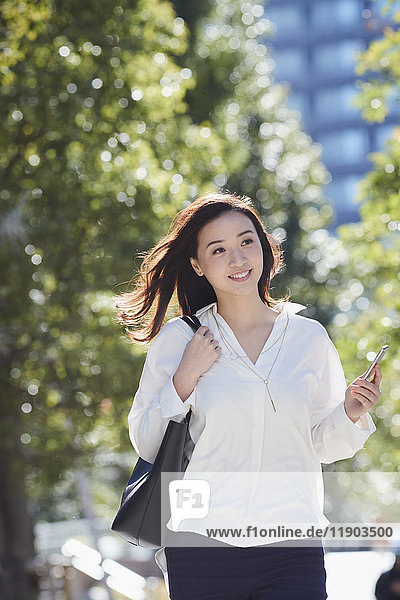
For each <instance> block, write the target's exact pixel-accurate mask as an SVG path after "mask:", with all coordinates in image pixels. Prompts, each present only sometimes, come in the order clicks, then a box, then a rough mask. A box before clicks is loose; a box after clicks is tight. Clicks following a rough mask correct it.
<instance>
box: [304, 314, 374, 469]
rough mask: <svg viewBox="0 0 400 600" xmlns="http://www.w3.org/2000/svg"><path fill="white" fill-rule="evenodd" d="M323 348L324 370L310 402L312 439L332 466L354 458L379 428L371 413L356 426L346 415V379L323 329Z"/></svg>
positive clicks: (323, 458)
mask: <svg viewBox="0 0 400 600" xmlns="http://www.w3.org/2000/svg"><path fill="white" fill-rule="evenodd" d="M322 327H323V326H322ZM321 344H322V349H321V347H319V350H318V351H319V352H322V363H323V368H322V372H321V374H320V377H319V379H318V386H317V389H316V391H315V393H314V396H313V398H312V401H311V410H310V421H311V435H312V441H313V445H314V448H315V450H316V452H317V455H318V457H319V459H320V461H321V463H333V462H335V461H336V460H342V459H344V458H351V457H352V456H354V454H355V453H356V452H357V451H358V450H360V449H361V448H363V446H364V444H365V442H366V440H367V439H368V437H369V436H370V435H371V433H373V432H374V431H375V430H376V427H375V425H374V422H373V420H372V418H371V415H370V414H369V413H366V414H365V415H362V417H360V418H359V419H358V421H357V422H356V423H353V421H352V420H351V419H350V417H349V416H348V415H347V413H346V412H345V409H344V399H345V392H346V389H347V383H346V378H345V375H344V372H343V367H342V363H341V361H340V357H339V354H338V352H337V350H336V347H335V345H334V344H333V342H332V340H331V339H330V337H329V335H328V332H327V331H326V329H325V328H324V327H323V336H322V340H321Z"/></svg>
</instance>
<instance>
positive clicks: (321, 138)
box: [314, 128, 369, 166]
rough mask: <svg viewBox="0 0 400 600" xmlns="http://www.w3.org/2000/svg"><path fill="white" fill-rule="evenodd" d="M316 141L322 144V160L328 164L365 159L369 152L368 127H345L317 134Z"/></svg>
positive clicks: (340, 163) (355, 161)
mask: <svg viewBox="0 0 400 600" xmlns="http://www.w3.org/2000/svg"><path fill="white" fill-rule="evenodd" d="M314 137H315V141H317V142H319V143H320V144H322V146H323V148H324V152H323V155H322V160H323V161H324V162H325V163H326V164H331V165H337V166H338V165H342V164H348V163H349V162H350V163H357V162H361V161H364V160H365V155H366V154H367V153H368V152H369V138H368V131H367V130H366V129H354V128H353V129H344V130H342V131H332V132H329V133H322V134H320V135H315V136H314Z"/></svg>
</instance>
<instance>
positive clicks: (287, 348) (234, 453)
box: [116, 193, 382, 600]
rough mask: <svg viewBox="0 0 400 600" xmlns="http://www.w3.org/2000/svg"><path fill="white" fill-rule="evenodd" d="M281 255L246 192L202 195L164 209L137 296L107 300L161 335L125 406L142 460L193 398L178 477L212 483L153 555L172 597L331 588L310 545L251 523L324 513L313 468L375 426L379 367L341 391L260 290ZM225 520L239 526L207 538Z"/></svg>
mask: <svg viewBox="0 0 400 600" xmlns="http://www.w3.org/2000/svg"><path fill="white" fill-rule="evenodd" d="M281 254H282V253H281V250H280V249H279V246H278V244H277V243H276V242H275V241H274V240H273V238H272V237H271V236H270V235H269V234H268V233H267V232H266V230H265V228H264V226H263V224H262V222H261V220H260V217H259V215H258V214H257V212H256V210H255V209H254V207H253V206H252V203H251V200H250V199H249V198H239V197H237V196H236V195H234V194H223V193H218V194H213V193H209V194H206V195H205V196H203V197H201V198H198V199H197V200H196V201H194V202H193V203H191V204H190V205H189V206H187V207H186V208H184V209H183V210H181V211H180V212H179V213H178V214H177V215H176V216H175V218H174V219H173V221H172V224H171V227H170V229H169V231H168V233H167V235H166V236H165V237H164V238H163V239H162V240H161V241H160V242H159V243H158V244H157V245H156V246H155V247H154V248H153V249H152V250H151V251H149V253H148V255H147V256H146V257H145V260H144V261H143V263H142V267H141V273H140V281H139V282H138V284H137V286H136V288H135V290H134V291H133V292H130V293H125V294H122V295H120V296H118V297H116V305H117V307H118V309H119V313H118V318H119V320H120V321H121V322H122V323H123V324H124V325H125V326H126V328H127V331H128V333H129V335H130V337H131V339H132V340H133V341H134V342H149V341H150V340H152V339H153V338H154V337H155V336H156V335H157V334H158V335H157V337H156V339H155V340H154V341H153V343H152V344H151V345H150V348H149V350H148V353H147V357H146V362H145V365H144V369H143V373H142V376H141V379H140V384H139V389H138V391H137V393H136V395H135V397H134V401H133V405H132V409H131V411H130V413H129V416H128V421H129V434H130V439H131V441H132V444H133V446H134V448H135V450H136V451H137V453H138V454H139V455H140V456H141V457H142V458H144V459H145V460H147V461H149V462H153V461H154V459H155V456H156V454H157V451H158V448H159V446H160V443H161V440H162V437H163V434H164V432H165V429H166V427H167V425H168V422H169V420H170V419H173V420H177V421H181V420H182V419H183V418H184V416H185V415H186V413H187V412H188V410H189V409H190V408H191V409H192V415H191V419H190V426H189V430H190V434H191V437H192V440H193V442H194V444H195V447H194V450H193V453H192V455H191V459H190V462H189V465H188V467H187V470H186V472H185V478H186V479H190V478H193V479H194V480H198V479H199V474H200V479H203V480H205V481H208V482H209V483H210V489H211V493H210V499H209V511H208V514H207V516H206V517H203V518H195V515H194V516H193V515H189V516H190V518H189V517H188V518H185V519H184V520H183V521H181V522H180V524H179V526H178V528H177V530H176V533H175V534H171V540H172V542H173V543H171V544H168V545H166V546H164V547H162V548H161V549H160V550H158V551H157V553H156V556H155V559H156V562H157V564H158V565H159V566H160V568H161V569H162V571H163V574H164V577H165V581H166V585H167V589H168V591H169V594H170V598H171V599H172V600H200V599H205V598H207V600H217V599H218V600H225V599H226V600H228V599H229V600H235V599H237V600H247V599H248V600H250V599H251V600H303V599H304V600H305V599H307V600H324V599H325V598H326V597H327V595H326V587H325V582H326V572H325V566H324V548H323V546H322V543H321V541H319V542H318V541H317V542H316V543H314V544H311V545H309V546H307V544H306V542H303V541H300V542H299V541H298V540H296V539H295V536H294V535H291V536H290V535H289V536H288V537H286V536H285V535H281V536H279V535H278V536H277V538H274V537H273V534H271V535H272V537H268V538H265V537H261V536H257V535H256V534H255V533H254V532H256V531H258V530H256V529H253V530H251V526H253V525H255V524H257V525H258V526H261V527H262V526H266V525H268V524H270V523H276V524H284V525H286V526H287V525H288V524H290V523H299V522H301V523H307V524H309V523H317V524H321V523H323V524H328V523H329V521H328V520H327V519H326V518H325V516H324V515H323V512H322V509H323V497H322V496H321V490H322V487H321V484H322V474H321V462H323V463H332V462H334V461H336V460H340V459H344V458H348V457H351V456H354V454H355V452H356V451H357V450H359V449H361V448H362V447H363V445H364V443H365V441H366V440H367V438H368V437H369V435H370V434H371V433H372V432H373V431H375V425H374V423H373V421H372V419H371V416H370V415H369V414H368V411H369V410H370V409H371V408H372V407H373V406H374V405H375V404H376V403H377V401H378V398H379V396H380V395H381V392H380V390H379V383H380V381H381V378H382V376H381V371H380V369H379V366H377V367H376V368H375V372H374V380H373V382H369V381H366V380H362V379H360V378H358V379H356V380H355V381H354V382H353V383H352V384H351V385H350V386H348V387H347V384H346V380H345V377H344V373H343V369H342V365H341V362H340V359H339V356H338V353H337V351H336V348H335V346H334V345H333V343H332V341H331V340H330V338H329V336H328V333H327V331H326V330H325V328H324V327H323V326H322V325H321V324H320V323H319V322H318V321H316V320H314V319H310V318H306V317H304V316H301V315H298V314H297V313H298V312H299V310H302V309H303V308H305V306H303V305H301V304H295V303H291V302H288V301H286V299H287V297H286V298H285V299H283V300H280V301H278V300H274V299H273V298H272V297H271V296H270V294H269V287H270V283H271V279H272V277H273V276H274V275H275V274H276V273H277V272H278V271H279V269H280V267H281V265H282V260H281ZM175 291H176V293H177V298H178V302H179V306H180V310H181V312H182V314H193V313H194V314H195V315H196V316H197V317H198V319H199V320H200V323H201V327H200V328H199V329H198V330H197V332H196V333H195V334H194V335H193V331H192V330H191V329H190V327H189V326H188V325H187V323H185V322H184V321H183V320H182V319H180V318H179V317H174V318H171V319H169V320H168V321H167V322H166V323H165V324H164V325H163V319H164V317H165V314H166V310H167V308H168V305H169V303H170V300H171V297H172V295H173V293H174V292H175ZM150 309H152V310H153V314H152V317H151V318H150V319H148V320H147V322H146V324H145V326H144V327H143V328H142V329H141V330H138V329H137V328H136V331H130V330H129V327H130V326H132V325H136V324H137V322H138V320H139V319H140V318H142V317H144V315H146V313H147V312H148V311H149V310H150ZM308 474H309V475H312V477H311V478H308V477H307V476H304V475H308ZM314 476H315V477H314ZM225 526H226V527H231V528H237V530H236V531H232V530H230V531H225V532H222V531H214V532H211V535H210V532H209V529H210V527H214V528H221V527H225ZM249 526H250V531H249V533H250V535H248V533H247V532H248V530H247V529H246V528H247V527H249ZM168 528H169V529H171V530H172V529H173V528H172V527H171V521H169V524H168ZM238 528H241V529H240V530H239V529H238ZM238 531H239V533H238ZM278 533H279V532H278ZM187 540H189V545H188V544H187ZM196 540H197V543H196Z"/></svg>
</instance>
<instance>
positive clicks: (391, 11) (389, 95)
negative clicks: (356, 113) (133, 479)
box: [353, 0, 400, 123]
mask: <svg viewBox="0 0 400 600" xmlns="http://www.w3.org/2000/svg"><path fill="white" fill-rule="evenodd" d="M381 14H382V16H384V17H385V18H386V19H388V18H389V17H390V20H391V21H393V25H394V27H391V26H389V25H385V26H384V28H383V37H382V39H378V40H374V41H372V42H371V43H370V44H369V47H368V48H367V50H366V51H365V52H363V53H362V54H361V55H360V56H359V57H358V60H357V62H356V66H355V72H356V74H357V75H365V76H366V78H367V79H366V80H365V81H361V80H360V81H358V82H357V83H356V86H357V87H358V88H359V89H360V90H361V91H360V93H359V94H358V96H356V97H355V98H354V100H353V103H354V106H356V107H357V108H359V109H360V110H361V114H362V116H363V118H364V119H365V120H366V121H368V122H370V123H371V122H372V123H373V122H378V123H382V122H383V121H384V120H385V118H386V116H387V115H388V114H389V113H390V111H391V109H393V107H396V108H397V109H398V107H399V106H400V95H399V78H400V69H399V65H400V29H399V23H400V9H399V8H398V2H397V1H396V0H386V3H385V4H384V5H383V6H382V7H381Z"/></svg>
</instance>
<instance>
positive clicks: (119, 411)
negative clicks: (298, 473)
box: [0, 0, 400, 600]
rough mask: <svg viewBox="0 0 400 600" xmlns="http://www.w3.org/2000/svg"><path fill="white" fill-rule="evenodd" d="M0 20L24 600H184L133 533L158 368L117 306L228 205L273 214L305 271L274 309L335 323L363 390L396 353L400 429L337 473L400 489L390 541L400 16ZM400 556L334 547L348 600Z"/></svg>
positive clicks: (213, 10) (387, 11)
mask: <svg viewBox="0 0 400 600" xmlns="http://www.w3.org/2000/svg"><path fill="white" fill-rule="evenodd" d="M0 18H1V32H2V36H1V40H0V94H1V102H0V139H1V153H0V174H1V178H0V207H1V209H0V210H1V219H0V268H1V274H2V279H1V284H0V305H1V324H0V358H1V371H0V372H1V383H2V386H1V403H0V433H1V452H0V477H1V486H0V507H1V519H0V586H1V588H0V596H1V599H2V600H53V599H54V600H109V599H112V600H122V599H124V598H131V599H132V600H141V599H166V598H167V595H166V591H165V586H164V581H163V579H162V577H161V571H160V570H159V568H158V567H157V565H156V564H155V562H154V551H151V550H146V549H144V548H138V547H135V546H132V545H130V544H128V543H127V542H124V541H123V540H122V539H121V538H119V537H118V536H117V535H116V534H115V533H114V532H112V531H111V530H110V525H111V522H112V520H113V518H114V516H115V513H116V511H117V509H118V507H119V503H120V499H121V495H122V491H123V488H124V485H125V483H126V481H127V480H128V478H129V475H130V472H131V470H132V468H133V466H134V464H135V462H136V460H137V455H136V454H135V452H134V450H133V448H132V446H131V444H130V440H129V436H128V423H127V415H128V412H129V409H130V407H131V403H132V398H133V395H134V393H135V391H136V389H137V385H138V382H139V378H140V374H141V370H142V367H143V363H144V358H145V352H146V347H141V346H138V345H135V346H134V345H132V344H131V343H130V342H129V341H128V340H127V338H126V336H125V335H124V332H123V331H122V329H121V327H120V326H119V325H118V323H117V322H116V320H115V313H114V310H113V305H112V300H111V299H112V296H113V295H114V294H115V293H120V292H123V291H128V290H129V289H130V286H129V282H130V281H131V280H132V278H133V277H134V276H135V275H136V274H137V272H138V269H139V267H140V260H139V258H138V253H139V252H141V251H145V250H148V249H149V248H150V247H152V246H153V245H154V244H155V243H156V242H157V240H158V239H159V238H160V237H161V236H162V235H164V234H165V233H166V231H167V229H168V227H169V225H170V222H171V219H172V218H173V216H174V215H175V214H176V212H177V211H178V210H180V209H182V208H183V207H185V206H186V205H187V204H188V203H190V202H191V201H193V200H194V199H195V198H197V197H198V196H199V195H201V194H202V193H205V192H207V191H213V190H214V191H218V190H229V191H234V192H236V193H239V194H246V195H248V196H250V197H251V198H252V199H253V200H254V203H255V206H256V208H257V209H258V211H259V212H260V214H261V217H262V219H263V222H264V223H265V226H266V227H267V230H268V231H269V232H270V233H271V234H272V235H273V236H275V237H276V239H277V240H279V241H280V242H281V243H282V247H283V249H284V252H285V254H284V256H285V261H286V266H285V268H284V269H283V270H282V271H281V272H280V273H279V275H278V276H277V277H276V279H274V280H273V282H272V290H271V291H272V295H273V296H275V297H279V296H281V295H284V294H285V293H286V292H287V291H288V290H290V291H291V293H292V297H291V299H292V300H293V301H294V302H300V303H302V304H304V305H306V306H307V310H306V311H303V312H302V314H303V315H304V316H308V317H311V318H314V319H318V320H319V321H320V322H321V323H323V325H324V326H325V327H326V328H327V329H328V331H329V334H330V336H331V337H332V339H333V340H334V342H335V345H336V347H337V348H338V351H339V354H340V357H341V360H342V363H343V366H344V370H345V373H346V379H347V381H348V383H350V382H351V381H352V380H353V379H354V378H355V377H356V376H358V375H360V374H361V373H362V372H363V371H365V369H366V368H367V366H368V364H369V361H371V360H372V359H373V358H374V356H375V354H376V353H377V352H378V350H379V349H380V347H381V346H382V345H383V344H389V351H388V353H387V355H386V357H385V359H384V360H383V361H382V363H381V370H382V373H383V381H382V383H381V391H382V396H381V398H380V401H379V403H378V405H377V406H376V407H375V409H374V410H372V411H371V415H372V417H373V420H374V422H375V424H376V427H377V431H376V432H375V433H374V434H373V435H372V436H371V437H370V438H369V439H368V441H367V443H366V446H365V448H364V449H363V450H362V451H359V452H358V453H357V454H356V455H355V456H354V457H353V458H352V459H348V460H343V461H339V462H337V463H334V464H330V465H324V471H326V472H360V473H368V472H371V471H379V472H381V473H388V474H390V475H391V477H390V480H391V481H393V486H392V488H391V489H389V490H386V492H385V494H386V495H385V502H383V501H382V502H381V503H380V505H381V506H382V510H381V512H379V511H377V513H376V514H375V515H374V518H375V519H376V520H377V521H378V522H379V521H384V520H385V518H386V516H385V515H386V514H387V513H386V512H385V511H386V510H387V508H388V507H390V505H392V504H393V503H396V502H398V501H399V500H400V497H399V489H400V487H399V485H398V483H399V479H398V476H399V465H400V410H399V408H400V381H399V372H400V353H399V350H398V348H399V342H400V329H399V328H400V192H399V190H400V170H399V167H400V122H399V113H400V102H399V85H400V71H399V66H398V65H399V64H400V31H399V23H400V7H399V3H398V2H394V1H391V0H379V1H375V0H373V1H367V0H365V1H362V0H266V1H265V2H258V3H257V2H256V1H253V0H249V1H245V0H243V1H240V2H239V1H237V0H205V1H203V2H201V3H198V2H190V1H187V0H176V1H170V0H168V1H161V0H145V1H144V0H137V1H134V0H121V1H119V0H117V1H116V2H115V1H111V0H103V1H102V2H100V1H99V0H86V2H85V3H81V2H76V1H74V0H64V1H63V2H58V1H56V0H26V1H25V2H18V1H13V0H3V2H2V4H1V5H0ZM176 314H177V307H176V305H175V306H171V309H170V311H169V313H168V315H167V318H171V317H172V316H175V315H176ZM388 479H389V478H388ZM346 493H348V494H351V493H354V494H360V493H361V494H362V493H363V488H362V487H361V489H360V487H359V486H358V488H357V490H356V491H354V490H351V489H350V490H348V492H346ZM378 505H379V502H378ZM326 514H327V516H328V518H329V498H328V504H327V512H326ZM398 546H399V540H393V541H392V542H385V543H383V542H381V543H379V544H371V546H370V547H366V546H363V547H360V548H357V547H356V548H355V547H351V548H350V547H346V548H345V547H343V548H340V547H337V548H330V549H329V551H328V552H327V554H326V566H327V573H328V591H329V600H339V599H340V600H344V599H346V598H351V599H353V598H357V600H358V599H360V600H364V599H365V600H373V599H374V586H375V583H376V580H377V578H378V576H379V575H380V574H381V573H382V572H383V571H387V570H389V569H390V568H391V567H392V565H393V561H394V557H395V552H396V551H398ZM396 549H397V550H396Z"/></svg>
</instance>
